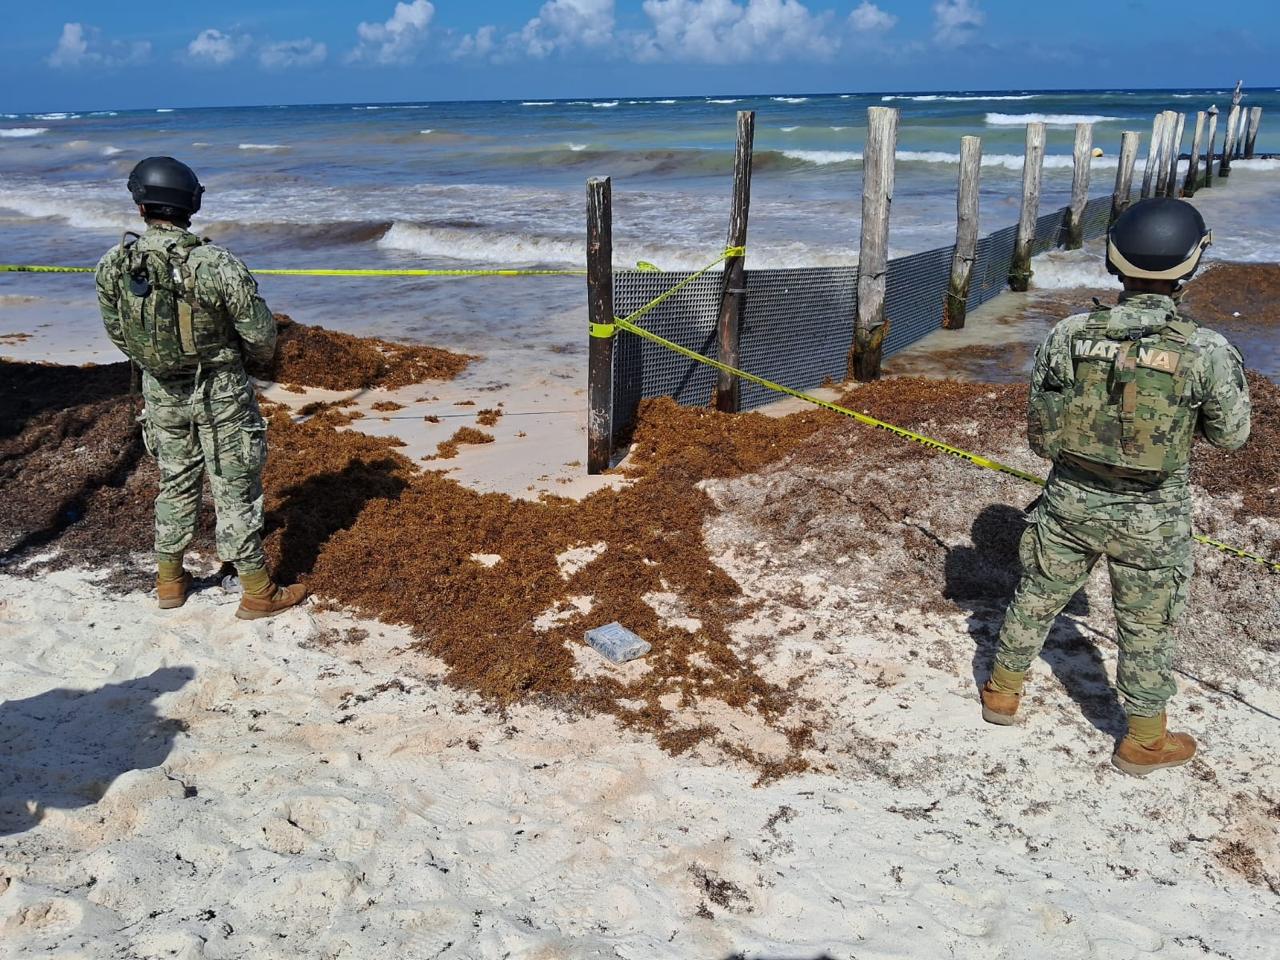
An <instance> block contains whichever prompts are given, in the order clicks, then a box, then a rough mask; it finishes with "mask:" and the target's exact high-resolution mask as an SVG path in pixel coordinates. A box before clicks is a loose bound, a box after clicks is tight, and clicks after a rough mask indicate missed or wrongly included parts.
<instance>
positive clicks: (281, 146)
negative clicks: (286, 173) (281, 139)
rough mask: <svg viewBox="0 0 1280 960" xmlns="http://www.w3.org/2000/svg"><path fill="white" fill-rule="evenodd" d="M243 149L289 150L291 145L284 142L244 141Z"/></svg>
mask: <svg viewBox="0 0 1280 960" xmlns="http://www.w3.org/2000/svg"><path fill="white" fill-rule="evenodd" d="M240 149H241V150H288V149H289V147H288V146H287V145H286V144H283V143H242V144H240Z"/></svg>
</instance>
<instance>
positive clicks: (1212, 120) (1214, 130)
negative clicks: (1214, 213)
mask: <svg viewBox="0 0 1280 960" xmlns="http://www.w3.org/2000/svg"><path fill="white" fill-rule="evenodd" d="M1208 114H1209V152H1208V154H1206V156H1205V158H1204V184H1203V186H1206V187H1212V186H1213V152H1214V145H1215V143H1216V141H1217V139H1218V105H1217V104H1214V105H1213V106H1211V107H1210V108H1209V110H1208Z"/></svg>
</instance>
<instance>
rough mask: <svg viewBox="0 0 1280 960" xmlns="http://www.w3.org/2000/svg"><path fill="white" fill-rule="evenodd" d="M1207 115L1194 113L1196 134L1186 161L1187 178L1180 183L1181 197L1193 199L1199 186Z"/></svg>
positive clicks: (1199, 112) (1200, 112)
mask: <svg viewBox="0 0 1280 960" xmlns="http://www.w3.org/2000/svg"><path fill="white" fill-rule="evenodd" d="M1206 119H1207V115H1206V114H1205V112H1204V111H1203V110H1200V111H1198V112H1197V113H1196V132H1195V134H1194V135H1193V136H1192V138H1191V157H1190V159H1189V160H1188V161H1187V176H1186V178H1185V179H1184V180H1183V181H1182V195H1183V196H1184V197H1194V196H1195V195H1196V190H1197V189H1198V188H1199V186H1200V149H1201V147H1203V145H1204V125H1205V120H1206Z"/></svg>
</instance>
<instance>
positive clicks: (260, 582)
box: [236, 570, 307, 620]
mask: <svg viewBox="0 0 1280 960" xmlns="http://www.w3.org/2000/svg"><path fill="white" fill-rule="evenodd" d="M240 586H241V587H242V588H243V589H244V593H243V595H242V596H241V597H240V607H239V609H238V610H236V616H237V617H239V618H240V619H241V620H259V619H261V618H262V617H271V616H275V615H276V614H277V613H279V612H280V611H281V610H288V609H289V608H290V607H296V606H297V605H298V604H300V603H301V602H302V601H303V600H305V599H307V588H306V587H304V586H303V585H302V584H300V583H295V584H294V585H293V586H291V587H279V586H276V584H275V583H274V582H273V581H272V579H271V577H270V575H269V574H268V573H267V571H265V570H255V571H253V572H252V573H242V574H240Z"/></svg>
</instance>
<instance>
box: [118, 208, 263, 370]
mask: <svg viewBox="0 0 1280 960" xmlns="http://www.w3.org/2000/svg"><path fill="white" fill-rule="evenodd" d="M97 286H98V303H99V306H100V307H101V308H102V322H103V325H104V326H105V327H106V330H107V336H109V337H110V338H111V342H112V343H114V344H115V345H116V346H117V347H118V348H119V349H120V350H121V351H122V352H123V353H124V354H125V355H126V356H128V357H129V358H130V359H131V360H133V361H134V362H135V363H137V364H138V365H139V366H140V367H142V368H143V369H144V370H146V371H147V372H148V373H150V374H151V375H152V376H154V377H157V378H159V379H181V378H185V377H191V376H193V375H194V374H195V372H196V371H197V369H201V368H203V369H205V370H213V369H217V368H220V367H229V366H241V365H242V364H243V362H244V361H245V360H246V359H247V360H251V361H255V362H259V363H266V362H269V361H270V359H271V357H272V354H273V353H274V352H275V342H276V323H275V319H274V318H273V317H272V315H271V311H270V310H269V309H268V308H267V305H266V303H264V302H263V300H262V297H260V296H259V295H258V284H257V281H255V280H254V278H253V275H252V274H251V273H250V272H249V270H248V268H247V267H245V265H244V264H243V263H241V262H240V261H239V260H238V259H237V258H236V257H234V256H233V255H232V254H230V253H228V252H227V251H226V250H224V249H222V248H221V247H218V246H215V245H213V244H210V243H205V242H202V241H201V240H199V239H198V238H197V237H195V236H194V235H193V234H191V233H190V232H189V231H187V230H184V229H182V228H181V227H176V226H172V225H170V224H165V223H152V224H150V225H148V227H147V231H146V233H145V234H143V235H142V236H141V237H138V238H136V239H132V240H131V239H130V235H128V234H126V236H125V240H124V241H122V242H121V243H119V244H117V245H116V246H114V247H112V248H111V249H110V250H109V251H107V253H106V255H105V256H104V257H103V258H102V260H101V261H99V263H98V271H97Z"/></svg>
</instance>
